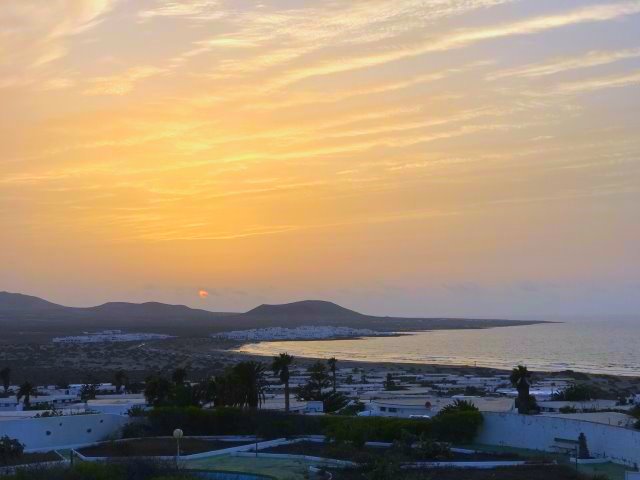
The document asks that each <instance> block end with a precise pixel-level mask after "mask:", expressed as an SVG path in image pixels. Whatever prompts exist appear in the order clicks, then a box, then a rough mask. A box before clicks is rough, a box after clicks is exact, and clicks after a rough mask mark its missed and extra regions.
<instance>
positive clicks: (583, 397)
mask: <svg viewBox="0 0 640 480" xmlns="http://www.w3.org/2000/svg"><path fill="white" fill-rule="evenodd" d="M598 390H599V389H596V388H593V387H591V386H589V385H571V386H570V387H569V388H567V389H566V390H563V391H560V392H556V393H554V394H553V396H552V398H553V400H560V401H567V402H585V401H588V400H591V399H593V398H598V397H599V396H600V395H602V394H605V392H599V391H598ZM605 395H606V394H605Z"/></svg>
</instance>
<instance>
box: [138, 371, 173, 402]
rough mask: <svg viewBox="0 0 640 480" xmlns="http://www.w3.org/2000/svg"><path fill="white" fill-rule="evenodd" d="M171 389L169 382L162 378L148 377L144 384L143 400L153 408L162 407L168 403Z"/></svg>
mask: <svg viewBox="0 0 640 480" xmlns="http://www.w3.org/2000/svg"><path fill="white" fill-rule="evenodd" d="M172 388H173V386H172V385H171V382H170V381H169V380H167V379H166V378H164V377H159V376H152V377H148V378H147V379H146V380H145V382H144V398H146V400H147V403H150V404H151V405H153V406H154V407H155V406H159V405H162V404H164V403H167V402H168V401H169V398H170V397H171V393H172Z"/></svg>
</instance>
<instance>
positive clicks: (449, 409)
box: [438, 399, 480, 415]
mask: <svg viewBox="0 0 640 480" xmlns="http://www.w3.org/2000/svg"><path fill="white" fill-rule="evenodd" d="M479 411H480V410H479V409H478V407H476V406H475V405H474V404H473V403H472V402H469V401H467V400H460V399H456V400H454V402H453V403H450V404H448V405H445V406H444V407H442V408H441V409H440V412H438V413H439V414H442V415H446V414H447V413H457V412H479Z"/></svg>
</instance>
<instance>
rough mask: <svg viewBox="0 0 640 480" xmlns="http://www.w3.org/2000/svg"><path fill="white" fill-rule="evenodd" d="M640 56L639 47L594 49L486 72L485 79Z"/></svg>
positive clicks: (550, 72) (545, 73)
mask: <svg viewBox="0 0 640 480" xmlns="http://www.w3.org/2000/svg"><path fill="white" fill-rule="evenodd" d="M638 57H640V48H629V49H623V50H614V51H600V50H594V51H590V52H587V53H586V54H584V55H580V56H574V57H566V58H555V59H552V60H550V61H547V62H544V63H534V64H529V65H524V66H521V67H516V68H511V69H507V70H502V71H498V72H493V73H489V74H487V76H486V78H487V80H499V79H502V78H509V77H523V78H535V77H545V76H548V75H555V74H557V73H562V72H567V71H571V70H578V69H582V68H591V67H597V66H600V65H607V64H610V63H614V62H617V61H620V60H626V59H629V58H638Z"/></svg>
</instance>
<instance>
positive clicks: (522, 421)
mask: <svg viewBox="0 0 640 480" xmlns="http://www.w3.org/2000/svg"><path fill="white" fill-rule="evenodd" d="M483 416H484V423H483V426H482V428H481V430H480V433H479V435H478V438H477V439H476V442H477V443H481V444H485V445H505V446H512V447H518V448H528V449H532V450H543V451H548V452H549V451H553V445H554V444H555V443H556V442H555V440H554V439H555V438H565V439H572V440H577V439H578V436H579V435H580V433H584V434H585V436H586V437H587V446H588V448H589V451H590V453H591V455H593V456H598V457H606V458H609V459H611V460H612V461H614V462H616V463H623V464H626V465H629V466H634V465H636V464H637V465H640V430H632V429H629V428H622V427H616V426H612V425H606V424H603V423H593V422H587V421H584V420H575V419H565V418H558V417H546V416H543V415H518V414H517V413H494V412H484V413H483Z"/></svg>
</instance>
